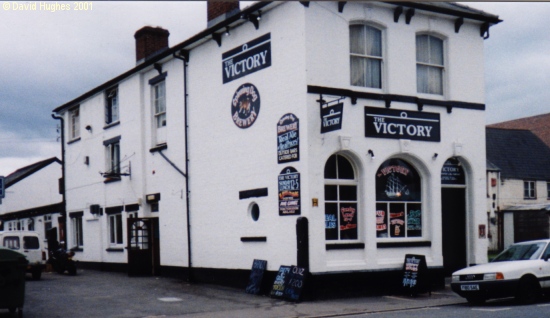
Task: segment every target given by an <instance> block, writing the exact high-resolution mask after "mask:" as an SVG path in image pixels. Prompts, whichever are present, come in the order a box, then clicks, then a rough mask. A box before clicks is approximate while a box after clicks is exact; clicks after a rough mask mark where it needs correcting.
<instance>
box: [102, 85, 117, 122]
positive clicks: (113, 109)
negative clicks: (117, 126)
mask: <svg viewBox="0 0 550 318" xmlns="http://www.w3.org/2000/svg"><path fill="white" fill-rule="evenodd" d="M118 121H119V107H118V88H112V89H110V90H107V92H106V100H105V124H113V123H116V122H118Z"/></svg>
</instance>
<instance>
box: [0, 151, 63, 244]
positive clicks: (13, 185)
mask: <svg viewBox="0 0 550 318" xmlns="http://www.w3.org/2000/svg"><path fill="white" fill-rule="evenodd" d="M61 175H62V172H61V161H60V160H59V159H57V158H55V157H54V158H49V159H46V160H42V161H39V162H36V163H33V164H31V165H28V166H26V167H22V168H20V169H17V170H16V171H14V172H12V173H10V174H9V175H8V176H6V177H5V179H4V183H5V184H4V187H5V197H4V198H3V199H0V222H1V225H0V230H1V231H36V232H37V233H38V234H39V236H40V238H42V239H43V241H44V242H45V241H46V232H47V231H48V230H50V229H59V231H55V232H56V233H58V234H59V235H60V236H58V237H57V238H58V239H60V240H64V235H63V233H64V232H63V224H64V213H63V212H64V208H63V196H62V194H61V189H60V188H59V185H60V179H61ZM44 246H47V245H46V244H44Z"/></svg>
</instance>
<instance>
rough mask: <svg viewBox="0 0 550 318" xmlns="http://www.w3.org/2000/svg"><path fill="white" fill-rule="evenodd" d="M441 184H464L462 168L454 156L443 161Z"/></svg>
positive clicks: (464, 178)
mask: <svg viewBox="0 0 550 318" xmlns="http://www.w3.org/2000/svg"><path fill="white" fill-rule="evenodd" d="M441 184H455V185H464V184H466V177H465V175H464V169H462V164H461V163H460V161H458V160H457V159H454V158H450V159H448V160H447V161H445V164H443V168H441Z"/></svg>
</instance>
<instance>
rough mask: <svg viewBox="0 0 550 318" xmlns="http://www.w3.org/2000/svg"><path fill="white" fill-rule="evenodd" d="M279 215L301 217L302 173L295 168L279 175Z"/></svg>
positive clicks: (286, 169)
mask: <svg viewBox="0 0 550 318" xmlns="http://www.w3.org/2000/svg"><path fill="white" fill-rule="evenodd" d="M279 215H300V173H299V172H298V171H297V170H296V169H294V168H293V167H286V168H284V169H283V170H282V171H281V174H279Z"/></svg>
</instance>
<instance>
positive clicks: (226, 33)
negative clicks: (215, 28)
mask: <svg viewBox="0 0 550 318" xmlns="http://www.w3.org/2000/svg"><path fill="white" fill-rule="evenodd" d="M225 36H229V27H228V26H226V27H225Z"/></svg>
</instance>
